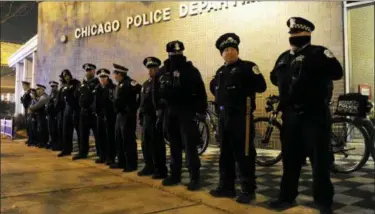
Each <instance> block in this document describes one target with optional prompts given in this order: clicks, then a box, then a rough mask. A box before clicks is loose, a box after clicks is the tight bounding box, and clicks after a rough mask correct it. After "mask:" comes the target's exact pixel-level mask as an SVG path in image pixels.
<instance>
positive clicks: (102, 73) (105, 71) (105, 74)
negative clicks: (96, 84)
mask: <svg viewBox="0 0 375 214" xmlns="http://www.w3.org/2000/svg"><path fill="white" fill-rule="evenodd" d="M110 73H111V72H110V71H109V70H108V69H106V68H101V69H99V70H98V71H97V72H96V76H98V77H99V78H104V77H109V74H110Z"/></svg>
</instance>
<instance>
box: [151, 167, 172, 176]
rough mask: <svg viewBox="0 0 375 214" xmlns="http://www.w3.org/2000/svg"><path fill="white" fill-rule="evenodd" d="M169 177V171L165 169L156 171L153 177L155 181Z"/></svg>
mask: <svg viewBox="0 0 375 214" xmlns="http://www.w3.org/2000/svg"><path fill="white" fill-rule="evenodd" d="M167 176H168V169H167V167H165V168H164V169H162V170H160V169H156V170H155V171H154V174H153V175H152V178H153V179H164V178H166V177H167Z"/></svg>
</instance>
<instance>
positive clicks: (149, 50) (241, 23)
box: [37, 1, 344, 114]
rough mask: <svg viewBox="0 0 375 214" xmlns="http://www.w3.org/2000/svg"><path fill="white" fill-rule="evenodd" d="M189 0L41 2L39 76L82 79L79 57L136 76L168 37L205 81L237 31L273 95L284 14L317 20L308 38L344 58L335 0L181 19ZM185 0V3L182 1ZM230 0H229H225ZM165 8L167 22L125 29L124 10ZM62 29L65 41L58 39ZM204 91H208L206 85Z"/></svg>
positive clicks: (284, 41)
mask: <svg viewBox="0 0 375 214" xmlns="http://www.w3.org/2000/svg"><path fill="white" fill-rule="evenodd" d="M181 3H187V2H154V3H152V2H41V3H40V4H39V18H38V19H39V20H38V36H39V37H38V62H37V72H38V73H37V78H38V79H37V82H45V83H46V82H48V81H49V80H50V79H54V80H56V79H57V77H58V75H59V74H60V72H61V70H63V69H64V68H68V69H70V70H71V71H72V72H73V75H74V76H76V77H78V78H79V79H82V77H83V75H84V72H83V70H82V68H81V67H82V64H83V63H86V62H91V63H94V64H96V65H97V66H98V67H107V68H110V69H112V63H119V64H123V65H125V66H126V67H128V68H129V69H130V72H129V74H130V76H132V77H133V78H135V79H136V80H138V81H140V82H142V81H144V80H145V79H147V71H146V69H145V68H144V67H143V65H142V60H143V59H144V58H145V57H147V56H149V55H154V56H157V57H159V58H161V59H165V58H166V57H167V55H166V53H165V44H166V43H167V42H168V41H171V40H176V39H178V40H181V41H183V42H184V43H185V47H186V50H185V55H186V56H187V57H188V58H189V59H190V60H192V61H193V63H194V64H195V66H196V67H197V68H199V70H200V71H201V73H202V76H203V78H204V80H205V82H206V85H207V84H208V83H209V81H210V80H211V78H212V76H213V75H214V73H215V71H216V70H217V68H218V67H219V66H220V65H222V64H223V60H222V58H221V57H220V54H219V51H218V50H217V49H216V48H215V46H214V45H215V41H216V39H217V38H218V36H220V35H221V34H223V33H227V32H235V33H236V34H238V35H239V36H240V38H241V44H240V57H241V58H243V59H246V60H251V61H254V62H256V63H257V64H258V66H259V67H260V69H261V71H262V73H263V74H264V76H265V78H266V80H267V83H268V90H267V92H266V93H265V94H263V95H259V97H260V98H264V97H265V96H268V95H269V94H276V93H277V89H276V87H274V86H272V85H271V83H270V80H269V73H270V71H271V69H272V67H273V65H274V63H275V60H276V59H277V57H278V56H279V54H280V53H282V52H283V51H285V50H286V49H288V33H287V32H288V29H287V26H286V21H287V19H288V18H289V17H291V16H302V17H305V18H307V19H310V20H311V21H312V22H313V23H314V24H315V25H316V31H315V32H314V33H313V40H312V41H313V43H314V44H319V45H324V46H326V47H329V48H330V49H331V50H332V52H333V53H334V54H335V55H336V57H337V58H338V59H339V61H340V62H341V63H342V64H343V55H344V50H343V46H344V45H343V22H342V3H340V2H308V1H306V2H287V1H285V2H255V3H251V4H245V5H242V2H238V3H237V6H236V7H234V6H229V7H228V9H223V10H218V11H211V12H205V11H203V13H202V14H199V15H195V16H187V17H185V18H179V5H180V4H181ZM187 4H188V3H187ZM229 4H233V2H231V3H229ZM166 7H170V8H171V19H170V20H169V21H166V22H161V23H156V24H153V25H148V26H142V27H140V28H136V27H133V28H131V29H127V28H126V20H127V17H128V16H132V15H138V14H142V13H149V12H150V11H155V10H156V9H163V8H166ZM113 20H119V21H120V22H121V29H120V30H119V31H118V32H112V33H109V34H102V35H97V36H92V37H86V38H81V39H75V38H74V31H75V29H76V28H80V27H84V26H87V25H92V24H99V23H101V22H106V21H113ZM61 35H67V36H68V41H67V43H61V42H59V38H60V36H61ZM343 91H344V83H343V81H339V82H337V83H336V84H335V92H336V93H335V94H337V93H343ZM208 94H209V96H210V98H212V96H211V94H210V93H209V92H208ZM257 106H258V111H257V112H256V113H257V114H265V112H264V100H263V99H258V100H257Z"/></svg>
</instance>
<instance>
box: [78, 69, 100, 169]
mask: <svg viewBox="0 0 375 214" xmlns="http://www.w3.org/2000/svg"><path fill="white" fill-rule="evenodd" d="M82 67H83V69H84V70H85V71H86V80H84V81H83V83H82V85H81V87H80V88H79V106H80V107H81V112H80V118H79V130H80V144H79V152H78V154H77V155H75V156H74V157H73V160H78V159H84V158H87V154H88V153H89V147H90V145H89V136H90V129H91V130H92V132H93V133H94V138H95V145H96V153H97V155H98V156H99V157H100V148H99V146H98V144H97V140H96V139H97V133H96V116H95V113H94V112H93V109H92V107H93V103H94V94H93V91H94V89H95V87H96V86H97V85H98V84H99V80H98V78H96V77H95V69H96V66H95V65H93V64H91V63H86V64H84V65H83V66H82ZM95 162H96V163H103V162H104V160H102V159H100V158H99V159H97V160H96V161H95Z"/></svg>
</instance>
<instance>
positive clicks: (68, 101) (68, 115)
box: [58, 69, 81, 157]
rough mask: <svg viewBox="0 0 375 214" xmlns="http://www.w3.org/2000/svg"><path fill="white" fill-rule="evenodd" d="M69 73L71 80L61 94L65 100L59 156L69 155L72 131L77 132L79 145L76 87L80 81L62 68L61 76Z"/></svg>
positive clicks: (77, 87) (71, 149) (71, 145)
mask: <svg viewBox="0 0 375 214" xmlns="http://www.w3.org/2000/svg"><path fill="white" fill-rule="evenodd" d="M66 75H69V76H70V77H71V80H70V81H69V82H67V83H66V85H65V87H64V88H63V92H62V95H63V97H64V100H65V108H64V123H63V141H64V143H63V144H64V145H63V150H62V152H61V153H60V154H59V155H58V156H59V157H62V156H67V155H70V154H71V153H72V151H73V131H74V129H75V130H76V132H77V137H78V145H80V132H79V131H80V130H79V117H80V116H79V114H80V108H79V103H78V96H79V95H78V93H77V92H78V89H79V87H80V85H81V82H80V81H78V80H76V79H73V76H72V74H71V73H70V71H69V70H67V69H66V70H63V72H62V73H61V77H62V78H63V77H64V76H66Z"/></svg>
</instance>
